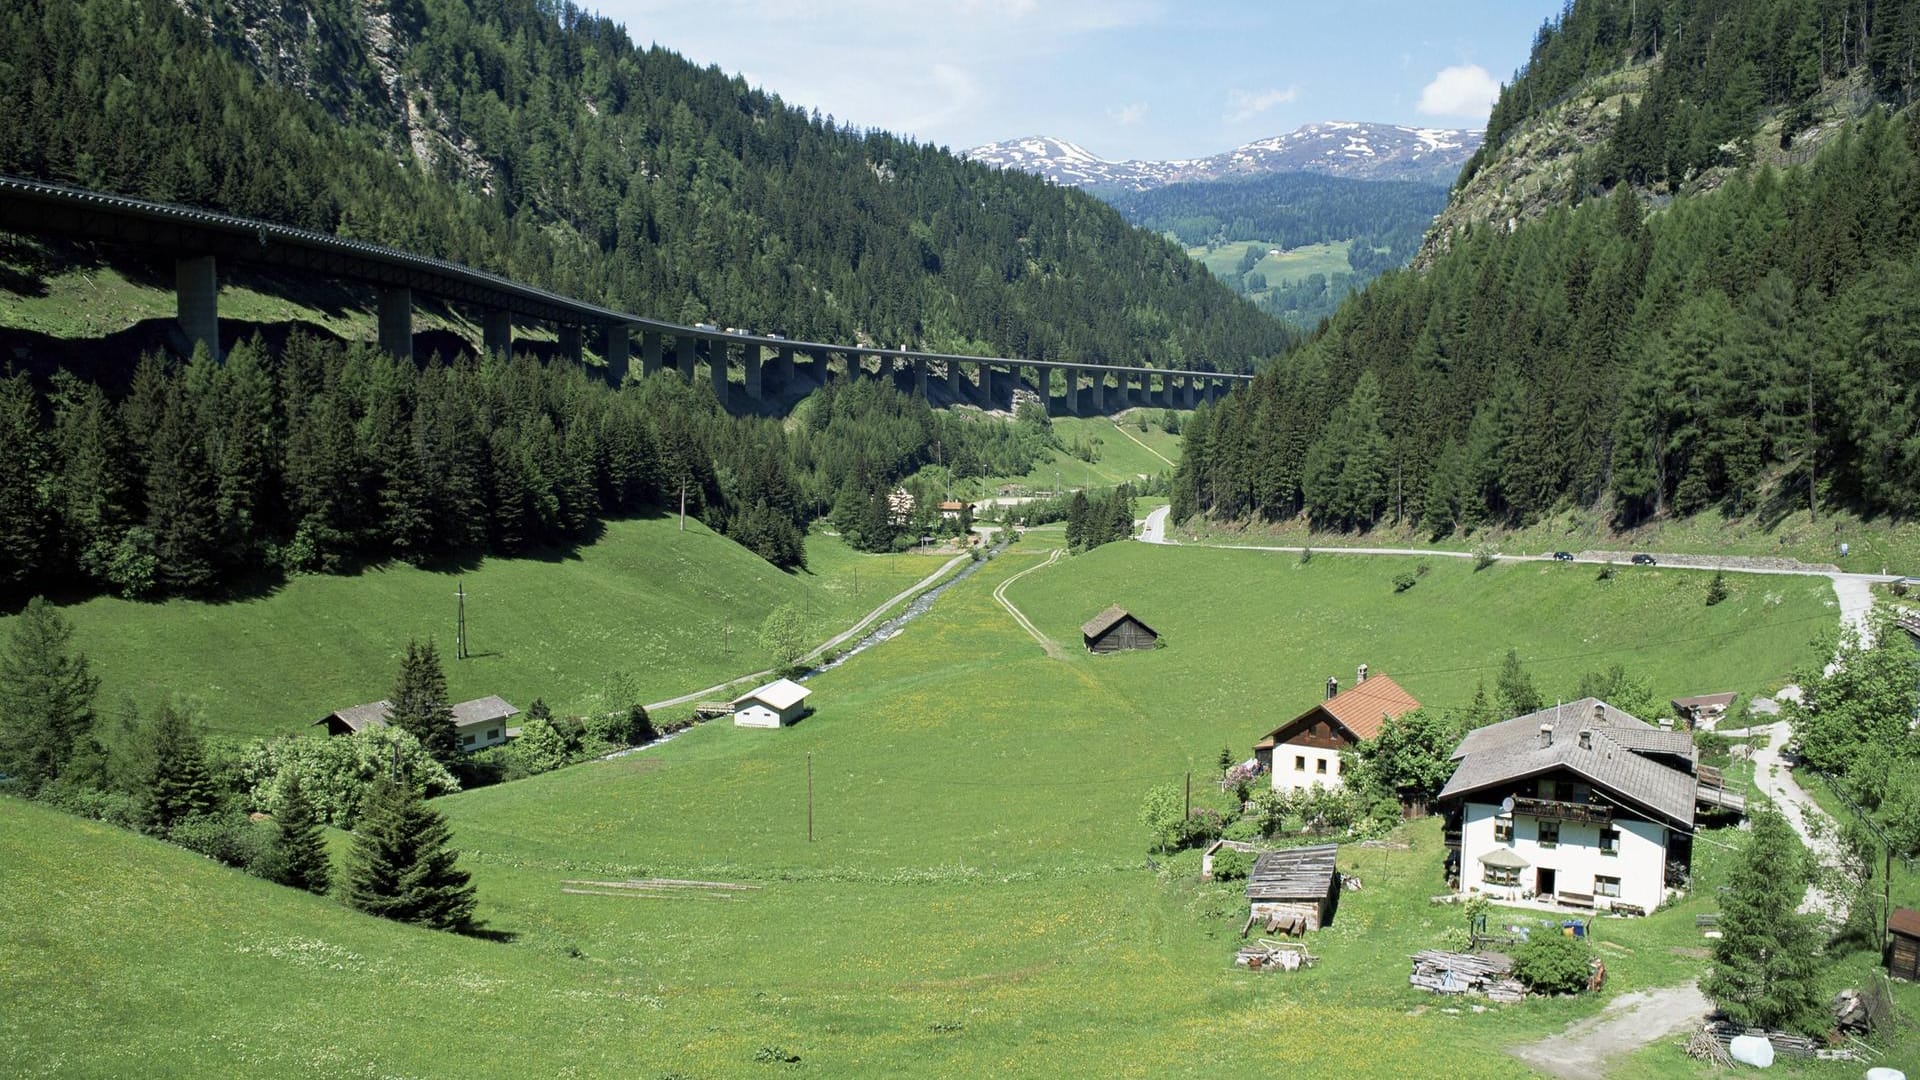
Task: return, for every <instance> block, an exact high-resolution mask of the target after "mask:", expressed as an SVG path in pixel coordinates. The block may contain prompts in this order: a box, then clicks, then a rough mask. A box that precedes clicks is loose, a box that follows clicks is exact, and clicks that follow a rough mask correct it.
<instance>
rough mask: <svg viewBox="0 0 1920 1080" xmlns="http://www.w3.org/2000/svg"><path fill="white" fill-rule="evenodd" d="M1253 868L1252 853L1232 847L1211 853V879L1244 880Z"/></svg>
mask: <svg viewBox="0 0 1920 1080" xmlns="http://www.w3.org/2000/svg"><path fill="white" fill-rule="evenodd" d="M1252 870H1253V855H1252V854H1251V853H1249V852H1245V851H1235V850H1234V849H1233V848H1221V849H1220V850H1219V851H1216V852H1214V853H1213V880H1215V881H1245V880H1246V879H1247V874H1248V873H1250V872H1251V871H1252Z"/></svg>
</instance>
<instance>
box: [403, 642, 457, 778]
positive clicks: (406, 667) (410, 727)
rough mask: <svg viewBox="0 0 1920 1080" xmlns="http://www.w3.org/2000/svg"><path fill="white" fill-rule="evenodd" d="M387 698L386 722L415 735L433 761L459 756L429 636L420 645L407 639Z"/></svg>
mask: <svg viewBox="0 0 1920 1080" xmlns="http://www.w3.org/2000/svg"><path fill="white" fill-rule="evenodd" d="M388 701H389V702H390V703H391V704H390V706H389V708H388V710H387V720H388V722H389V723H392V724H393V725H395V726H396V727H399V728H401V729H402V730H404V731H406V732H407V733H408V734H410V735H412V736H413V737H414V738H416V739H419V740H420V745H421V746H422V747H423V748H424V749H425V750H426V751H427V753H429V754H431V755H433V759H434V760H435V761H438V762H440V763H441V764H443V765H445V764H448V763H450V762H452V761H453V760H454V759H455V758H456V757H458V756H459V753H460V745H459V744H460V740H459V734H458V732H457V731H456V729H455V728H454V725H453V708H452V707H451V706H450V705H449V704H448V703H447V677H446V675H445V674H444V673H443V672H442V671H441V670H440V654H439V652H438V651H437V650H436V649H435V648H434V646H433V642H432V641H431V640H429V641H427V642H426V643H425V644H424V645H423V644H421V643H420V642H418V641H413V640H409V641H408V642H407V654H406V656H405V657H403V658H402V659H401V661H400V673H399V675H398V676H396V677H395V679H394V681H393V693H392V694H390V695H389V696H388Z"/></svg>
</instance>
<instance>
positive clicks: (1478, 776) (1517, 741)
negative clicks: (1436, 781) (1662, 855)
mask: <svg viewBox="0 0 1920 1080" xmlns="http://www.w3.org/2000/svg"><path fill="white" fill-rule="evenodd" d="M1596 707H1598V711H1596ZM1542 724H1552V725H1553V729H1554V733H1553V743H1552V745H1550V746H1541V745H1540V727H1541V725H1542ZM1583 728H1584V729H1587V730H1589V731H1591V732H1592V738H1591V739H1590V740H1589V742H1590V745H1589V746H1586V747H1583V746H1581V745H1580V731H1581V730H1582V729H1583ZM1683 746H1684V749H1681V747H1683ZM1646 753H1679V754H1682V755H1684V756H1686V757H1687V758H1688V759H1689V760H1691V759H1692V754H1693V750H1692V740H1691V738H1690V737H1689V736H1688V735H1687V734H1686V733H1685V732H1671V731H1661V730H1660V729H1659V728H1656V727H1654V726H1652V725H1651V724H1648V723H1647V722H1645V721H1644V720H1641V719H1640V718H1638V717H1636V716H1634V715H1632V714H1631V713H1626V712H1622V711H1621V710H1619V709H1616V708H1614V707H1613V706H1611V705H1608V704H1606V703H1605V702H1602V701H1599V700H1597V699H1595V698H1583V699H1581V700H1579V701H1576V702H1572V703H1570V704H1566V705H1558V706H1555V707H1553V708H1551V709H1542V710H1540V711H1539V712H1534V713H1528V714H1527V715H1525V716H1516V717H1514V718H1513V719H1511V720H1503V721H1501V722H1500V723H1498V724H1491V725H1489V726H1487V727H1483V728H1479V729H1477V730H1475V731H1471V732H1468V733H1467V737H1466V738H1464V739H1462V740H1460V745H1459V746H1458V747H1456V748H1455V749H1454V752H1453V756H1454V760H1456V761H1458V762H1459V763H1460V764H1459V767H1458V768H1456V769H1455V770H1454V772H1453V777H1452V779H1450V780H1448V781H1447V786H1446V787H1445V788H1443V789H1442V790H1441V792H1440V798H1442V799H1451V798H1456V797H1459V796H1463V795H1467V794H1470V793H1472V792H1475V791H1479V790H1482V789H1483V788H1488V787H1493V786H1495V785H1499V784H1507V783H1511V782H1513V781H1515V780H1524V779H1526V778H1528V777H1532V776H1540V775H1544V774H1546V773H1550V772H1553V771H1555V770H1558V769H1565V770H1567V771H1568V772H1572V773H1576V774H1578V775H1579V776H1582V777H1584V778H1585V779H1586V780H1587V781H1589V782H1590V783H1592V784H1593V785H1594V786H1595V787H1596V788H1599V789H1601V790H1602V792H1603V793H1605V794H1606V795H1608V796H1611V797H1612V798H1615V799H1620V800H1624V801H1627V802H1632V803H1636V804H1638V805H1640V806H1643V807H1645V808H1647V809H1648V810H1651V811H1654V812H1655V813H1658V814H1660V815H1662V816H1664V817H1667V818H1669V819H1670V820H1672V821H1673V822H1674V823H1676V824H1678V825H1680V826H1681V827H1682V828H1691V827H1692V825H1693V809H1694V792H1695V789H1696V788H1697V787H1698V785H1699V781H1698V779H1697V778H1696V777H1695V776H1694V775H1693V774H1692V773H1691V772H1687V771H1683V770H1680V769H1676V768H1673V767H1671V766H1668V765H1663V764H1661V763H1659V762H1657V761H1654V760H1653V759H1652V758H1649V757H1646V756H1644V754H1646Z"/></svg>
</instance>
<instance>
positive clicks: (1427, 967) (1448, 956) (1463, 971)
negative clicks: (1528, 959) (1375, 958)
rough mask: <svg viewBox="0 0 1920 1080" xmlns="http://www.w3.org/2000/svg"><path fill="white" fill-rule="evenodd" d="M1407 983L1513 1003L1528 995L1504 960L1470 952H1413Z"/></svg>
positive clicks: (1435, 950)
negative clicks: (1480, 995)
mask: <svg viewBox="0 0 1920 1080" xmlns="http://www.w3.org/2000/svg"><path fill="white" fill-rule="evenodd" d="M1407 982H1408V983H1409V984H1411V985H1413V986H1417V987H1419V988H1420V989H1422V990H1427V991H1430V992H1432V993H1435V994H1482V995H1484V996H1486V997H1487V998H1488V999H1489V1000H1492V1001H1499V1002H1513V1001H1519V1000H1520V999H1522V998H1524V997H1526V996H1527V991H1526V988H1525V987H1523V986H1521V985H1520V983H1519V981H1518V980H1516V979H1514V978H1513V965H1512V964H1511V963H1510V962H1508V961H1507V960H1505V959H1502V958H1495V957H1490V956H1474V955H1472V954H1471V953H1454V952H1441V951H1439V950H1437V949H1423V950H1422V951H1420V952H1417V953H1414V954H1413V974H1411V975H1409V976H1407Z"/></svg>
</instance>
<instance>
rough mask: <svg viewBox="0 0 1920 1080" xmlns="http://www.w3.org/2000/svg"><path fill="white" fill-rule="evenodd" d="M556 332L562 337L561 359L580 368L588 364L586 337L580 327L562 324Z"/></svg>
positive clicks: (556, 328)
mask: <svg viewBox="0 0 1920 1080" xmlns="http://www.w3.org/2000/svg"><path fill="white" fill-rule="evenodd" d="M555 330H556V331H557V332H558V333H559V335H560V359H562V360H565V361H566V362H567V363H569V364H573V365H574V366H576V367H578V366H579V365H581V364H584V363H586V357H587V352H586V344H587V341H586V335H585V334H584V333H582V332H581V329H580V328H579V327H578V326H573V325H571V324H568V323H561V324H560V325H559V326H558V327H555Z"/></svg>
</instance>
